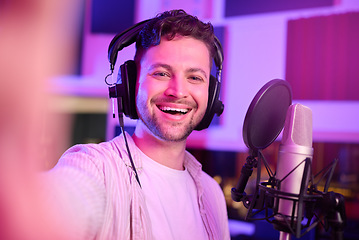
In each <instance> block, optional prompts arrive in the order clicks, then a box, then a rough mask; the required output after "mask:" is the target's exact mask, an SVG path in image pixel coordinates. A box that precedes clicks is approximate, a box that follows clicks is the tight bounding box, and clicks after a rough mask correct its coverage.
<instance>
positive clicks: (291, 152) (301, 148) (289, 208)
mask: <svg viewBox="0 0 359 240" xmlns="http://www.w3.org/2000/svg"><path fill="white" fill-rule="evenodd" d="M312 129H313V127H312V111H311V109H310V108H308V107H306V106H304V105H301V104H294V105H291V106H290V107H289V108H288V110H287V115H286V119H285V125H284V129H283V136H282V141H281V145H280V147H279V154H278V161H277V169H276V178H277V179H278V181H279V183H280V184H279V190H280V191H281V192H285V193H291V194H299V193H300V189H301V183H302V179H303V177H305V176H303V173H304V166H305V162H304V160H305V159H306V158H310V160H312V158H313V148H312V141H313V140H312V139H313V137H312V135H313V134H312V132H313V130H312ZM309 176H310V174H308V175H307V176H306V178H307V179H306V181H305V183H306V185H308V181H309ZM288 198H289V199H291V197H288ZM292 199H295V198H294V197H293V198H292ZM295 204H297V203H296V202H295V201H293V200H288V199H281V198H280V199H279V200H278V213H279V214H277V215H276V216H275V218H276V219H277V220H279V221H282V220H284V219H283V218H291V217H292V216H294V218H295V219H296V218H297V216H298V214H297V209H298V206H296V205H295ZM293 207H295V211H294V212H293ZM299 221H301V220H299Z"/></svg>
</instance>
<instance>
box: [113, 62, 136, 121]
mask: <svg viewBox="0 0 359 240" xmlns="http://www.w3.org/2000/svg"><path fill="white" fill-rule="evenodd" d="M136 80H137V68H136V63H135V61H133V60H129V61H126V62H125V63H124V64H122V65H121V66H120V70H119V72H118V76H117V82H118V83H117V91H118V92H117V103H118V109H119V112H121V106H122V111H123V113H124V114H125V115H126V116H127V117H129V118H131V119H138V115H137V110H136V97H135V95H136Z"/></svg>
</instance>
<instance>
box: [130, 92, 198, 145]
mask: <svg viewBox="0 0 359 240" xmlns="http://www.w3.org/2000/svg"><path fill="white" fill-rule="evenodd" d="M136 102H137V103H138V104H137V112H138V116H139V119H140V120H141V121H142V122H143V123H144V125H145V126H146V127H147V128H148V129H149V130H150V131H151V132H152V133H153V134H154V135H155V136H157V137H158V138H160V139H162V140H165V141H171V142H181V141H184V140H186V139H187V137H188V136H189V135H190V134H191V133H192V131H193V130H194V129H195V127H196V126H197V125H198V124H199V122H200V121H201V119H202V118H203V116H204V112H203V113H202V114H199V115H198V116H197V117H194V115H192V117H191V118H190V119H189V122H188V121H186V122H185V123H184V122H166V123H163V122H162V121H161V119H160V118H159V117H158V116H157V115H156V114H155V113H154V112H155V111H153V113H152V114H151V113H150V111H149V108H148V107H147V105H146V101H145V100H141V99H140V98H138V99H137V101H136ZM150 105H151V106H154V107H155V103H154V101H151V104H150ZM196 110H197V107H193V108H192V110H191V111H196ZM187 114H188V113H187Z"/></svg>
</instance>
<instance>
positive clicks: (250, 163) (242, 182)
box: [231, 153, 258, 202]
mask: <svg viewBox="0 0 359 240" xmlns="http://www.w3.org/2000/svg"><path fill="white" fill-rule="evenodd" d="M256 157H257V154H256V153H253V154H251V155H249V156H248V157H247V158H246V163H245V164H244V165H243V167H242V170H241V175H240V176H239V180H238V184H237V186H236V187H235V188H232V191H231V197H232V199H233V201H236V202H240V201H243V199H244V197H245V196H246V195H247V194H246V193H245V192H244V189H245V188H246V186H247V183H248V179H249V178H250V176H251V175H252V173H253V168H256V167H257V165H258V161H257V159H256Z"/></svg>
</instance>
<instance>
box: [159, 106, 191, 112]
mask: <svg viewBox="0 0 359 240" xmlns="http://www.w3.org/2000/svg"><path fill="white" fill-rule="evenodd" d="M161 110H162V111H172V112H180V113H187V112H188V109H183V108H171V107H161Z"/></svg>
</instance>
